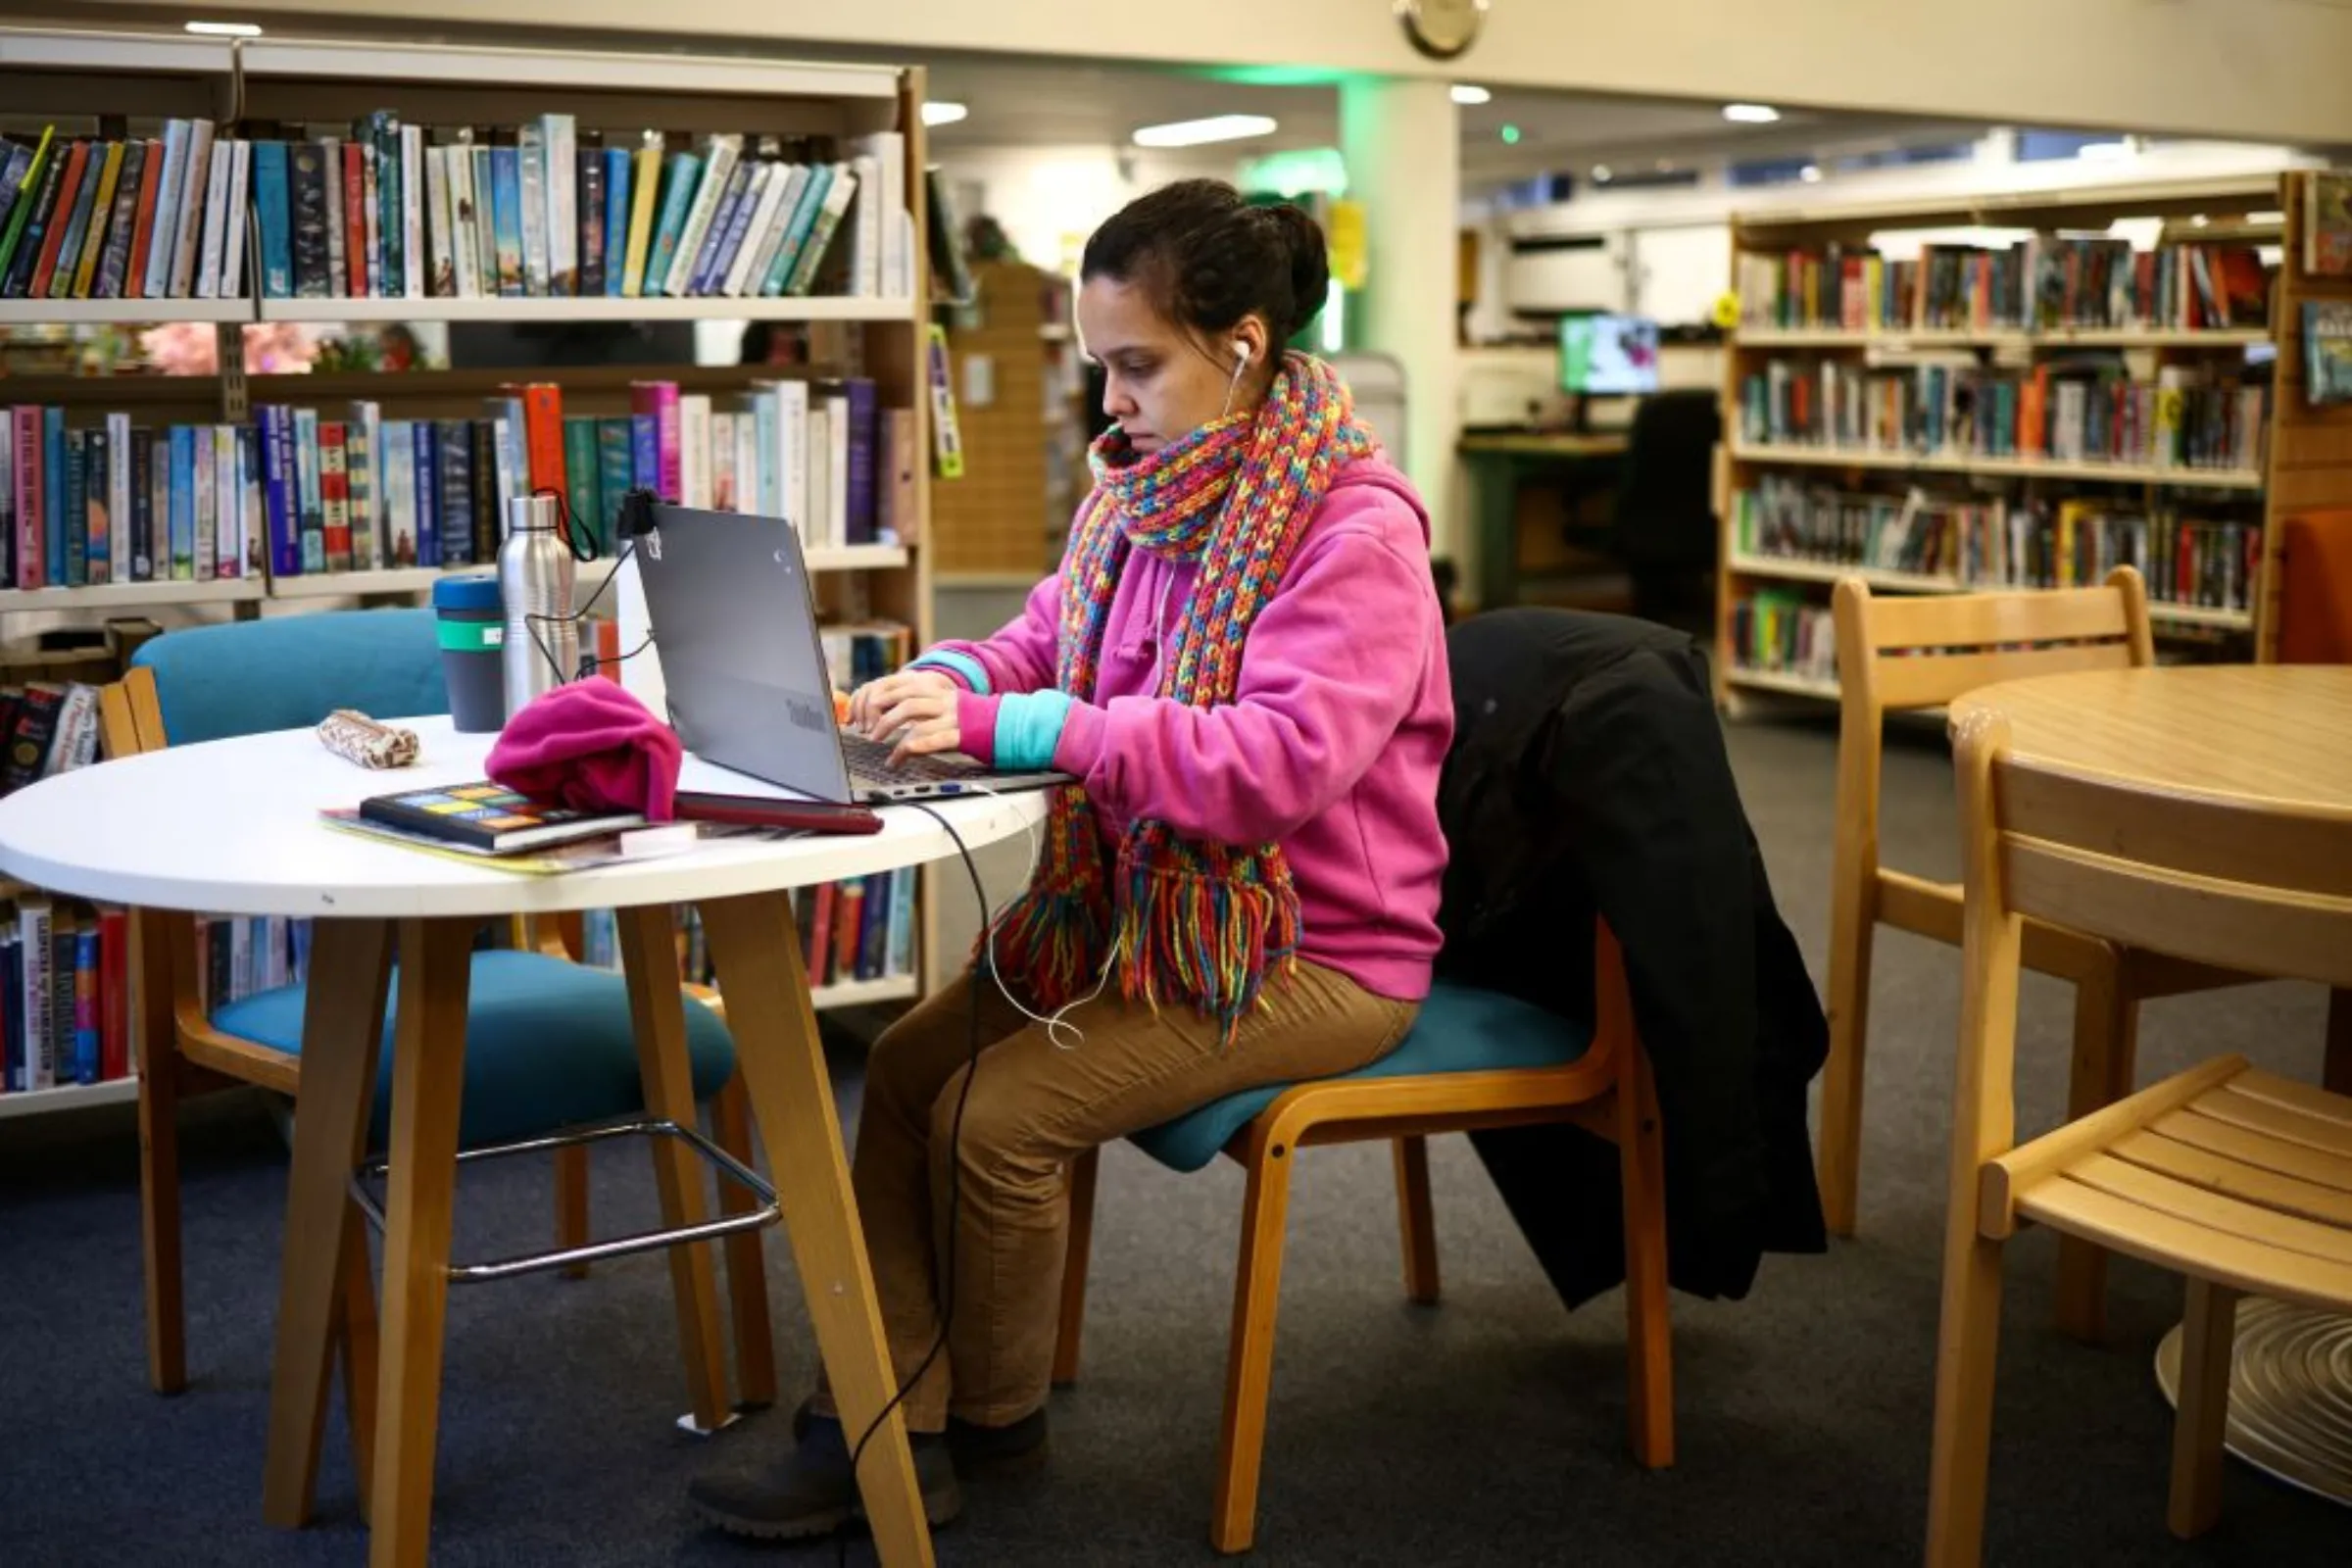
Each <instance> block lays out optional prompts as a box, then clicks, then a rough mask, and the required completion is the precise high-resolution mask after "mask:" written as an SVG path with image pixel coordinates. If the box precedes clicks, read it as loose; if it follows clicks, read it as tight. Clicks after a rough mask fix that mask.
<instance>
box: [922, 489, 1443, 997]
mask: <svg viewBox="0 0 2352 1568" xmlns="http://www.w3.org/2000/svg"><path fill="white" fill-rule="evenodd" d="M1199 574H1200V573H1199V568H1198V566H1197V565H1195V564H1188V563H1176V562H1170V561H1168V560H1166V559H1164V558H1161V557H1159V556H1155V555H1153V554H1152V553H1150V552H1148V551H1145V550H1142V549H1136V550H1134V551H1132V552H1131V553H1130V554H1129V556H1128V558H1127V564H1126V567H1125V569H1124V571H1123V572H1122V573H1121V575H1120V580H1119V585H1118V588H1117V590H1116V592H1115V594H1114V596H1113V598H1112V601H1111V608H1110V616H1109V620H1108V623H1107V625H1106V626H1105V629H1104V633H1103V661H1102V668H1101V671H1100V673H1099V674H1098V676H1097V678H1096V684H1095V690H1094V691H1093V692H1091V693H1081V694H1078V696H1079V697H1080V699H1081V700H1080V701H1078V702H1076V703H1074V704H1073V705H1072V707H1071V708H1070V710H1069V713H1068V716H1067V718H1066V719H1065V720H1064V721H1063V724H1062V729H1061V737H1060V740H1059V742H1058V744H1057V745H1056V746H1055V748H1054V766H1055V767H1056V768H1058V769H1060V770H1061V771H1063V772H1066V773H1069V774H1071V775H1072V776H1074V777H1076V778H1078V779H1080V780H1082V781H1083V782H1084V784H1085V786H1086V791H1087V794H1088V795H1089V796H1090V797H1091V798H1092V799H1093V801H1094V804H1095V806H1096V808H1097V809H1098V810H1100V811H1101V812H1102V813H1103V818H1104V825H1105V830H1106V831H1114V832H1122V833H1123V832H1124V830H1125V829H1126V828H1127V827H1128V825H1129V824H1131V823H1133V822H1134V821H1136V820H1137V819H1139V818H1143V817H1155V818H1158V819H1160V820H1162V821H1165V822H1167V823H1169V824H1170V825H1171V826H1173V827H1174V828H1175V829H1176V830H1177V831H1178V832H1180V833H1184V834H1188V835H1193V836H1198V837H1201V838H1206V839H1212V840H1216V841H1219V842H1223V843H1227V844H1256V843H1265V842H1268V841H1271V842H1274V843H1277V844H1279V845H1280V846H1281V847H1282V850H1283V853H1284V855H1285V857H1286V858H1288V859H1289V861H1290V866H1291V876H1292V880H1293V882H1294V883H1295V884H1296V885H1297V887H1298V889H1299V904H1300V925H1301V934H1300V956H1303V957H1305V958H1306V959H1308V960H1309V961H1310V962H1314V963H1318V964H1322V965H1324V966H1326V967H1329V968H1332V969H1336V970H1338V971H1340V972H1341V973H1343V974H1345V975H1348V977H1349V978H1351V979H1353V980H1354V981H1355V982H1356V983H1357V984H1358V985H1361V986H1362V987H1363V988H1364V989H1365V990H1367V991H1370V992H1373V993H1375V994H1376V995H1379V996H1384V997H1392V998H1397V999H1398V1000H1402V1001H1419V1000H1420V999H1421V998H1423V997H1424V996H1426V995H1427V994H1428V992H1429V983H1430V968H1431V964H1432V961H1433V960H1434V959H1435V957H1436V955H1437V951H1438V923H1437V915H1438V894H1439V883H1440V880H1441V878H1442V877H1443V876H1444V874H1445V869H1446V839H1445V835H1444V834H1443V833H1442V832H1440V830H1439V827H1438V808H1437V799H1438V773H1439V769H1440V767H1441V766H1442V765H1443V764H1444V762H1445V760H1446V747H1447V746H1448V745H1449V744H1450V743H1451V741H1452V738H1453V703H1452V695H1451V685H1450V681H1449V679H1448V676H1447V672H1446V633H1445V624H1444V617H1443V616H1442V615H1441V613H1440V612H1439V607H1438V597H1437V590H1436V586H1435V584H1434V582H1433V581H1432V578H1431V575H1430V569H1429V517H1428V514H1427V513H1426V512H1425V511H1424V510H1423V508H1422V505H1421V502H1420V499H1419V498H1418V497H1417V496H1416V495H1415V494H1414V493H1413V489H1412V486H1411V485H1410V484H1409V483H1408V482H1407V481H1406V479H1405V477H1404V475H1403V474H1401V473H1399V472H1397V469H1396V468H1394V467H1392V466H1390V465H1389V464H1388V463H1386V462H1384V461H1382V460H1380V459H1378V458H1363V459H1358V460H1357V461H1355V462H1353V463H1351V464H1349V465H1348V466H1347V467H1345V468H1343V469H1342V470H1341V471H1340V473H1339V475H1338V477H1337V478H1335V479H1334V480H1333V482H1332V486H1331V489H1330V491H1329V492H1328V493H1327V494H1326V495H1325V497H1324V499H1323V504H1322V506H1320V507H1319V508H1317V509H1316V512H1315V515H1313V517H1311V518H1310V519H1308V521H1307V524H1306V533H1305V536H1304V537H1303V538H1302V539H1301V540H1300V541H1299V549H1298V554H1297V555H1296V556H1294V557H1293V558H1292V562H1291V566H1290V570H1289V572H1288V573H1287V574H1286V575H1285V576H1284V578H1283V581H1282V584H1281V586H1280V587H1279V588H1278V589H1277V590H1276V591H1275V594H1274V597H1273V598H1272V599H1271V600H1269V601H1267V603H1266V605H1265V607H1264V608H1263V609H1262V610H1261V611H1260V612H1259V613H1258V617H1257V620H1256V623H1255V624H1254V625H1253V626H1252V627H1251V628H1250V641H1249V646H1248V648H1247V649H1246V650H1245V652H1244V654H1243V658H1242V672H1241V687H1240V690H1239V692H1238V693H1237V694H1236V698H1235V701H1233V702H1232V703H1230V704H1227V705H1224V706H1222V707H1218V708H1213V709H1201V708H1195V707H1192V706H1191V705H1189V704H1186V703H1181V702H1177V701H1175V700H1173V699H1169V698H1162V697H1159V696H1157V695H1155V694H1156V693H1157V691H1158V688H1159V673H1160V659H1161V657H1162V655H1163V653H1166V652H1170V651H1172V649H1173V645H1174V639H1175V635H1176V631H1177V628H1178V626H1179V624H1180V623H1181V621H1182V618H1183V615H1184V611H1185V605H1186V601H1187V598H1188V596H1189V595H1190V594H1191V592H1192V588H1193V582H1194V579H1195V578H1196V577H1197V576H1199ZM1060 602H1061V583H1060V577H1059V574H1058V573H1056V574H1055V575H1054V577H1051V578H1049V579H1047V580H1046V581H1045V582H1042V583H1040V584H1039V585H1038V586H1037V587H1036V588H1035V589H1034V590H1032V591H1031V593H1030V595H1029V602H1028V604H1027V606H1026V607H1025V609H1024V610H1023V612H1022V613H1021V614H1020V615H1019V616H1018V617H1017V618H1015V619H1014V620H1013V621H1012V622H1011V623H1009V624H1008V625H1006V626H1005V628H1004V629H1003V630H1002V631H999V632H998V633H997V634H996V635H995V636H993V637H990V638H988V639H987V640H985V641H982V642H954V641H951V642H943V643H941V644H940V645H939V646H938V648H937V649H936V650H934V652H936V653H940V654H946V655H949V656H952V657H951V658H950V659H946V660H942V661H941V662H940V664H939V666H937V667H940V668H941V672H942V673H944V674H946V675H948V677H949V678H950V679H952V680H955V681H956V683H957V684H958V685H959V686H962V687H964V688H965V691H964V693H963V695H962V696H961V697H960V698H959V699H958V700H957V703H956V726H957V728H958V729H959V730H960V731H961V734H962V749H963V750H964V751H965V752H966V753H968V754H969V755H971V756H972V757H974V758H975V759H977V760H981V761H984V762H993V761H994V760H995V750H996V722H997V704H998V700H999V698H1000V697H1002V696H1004V695H1005V694H1008V693H1014V692H1030V691H1038V690H1042V689H1045V688H1047V687H1051V686H1052V685H1053V684H1054V663H1055V659H1054V655H1055V648H1056V643H1057V641H1058V635H1059V633H1058V627H1059V624H1060ZM953 656H960V658H956V657H953ZM967 664H976V665H977V666H978V668H979V669H980V670H982V671H984V672H985V674H986V683H985V687H984V688H983V687H982V686H981V685H980V683H978V682H975V681H973V680H971V679H969V678H968V674H969V670H968V667H965V666H966V665H967ZM951 666H953V667H951ZM926 667H933V666H926Z"/></svg>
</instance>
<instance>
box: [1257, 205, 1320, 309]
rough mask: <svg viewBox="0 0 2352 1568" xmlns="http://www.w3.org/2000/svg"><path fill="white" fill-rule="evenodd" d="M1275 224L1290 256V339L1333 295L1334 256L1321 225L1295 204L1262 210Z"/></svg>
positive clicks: (1275, 229) (1282, 243) (1261, 208)
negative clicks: (1332, 268)
mask: <svg viewBox="0 0 2352 1568" xmlns="http://www.w3.org/2000/svg"><path fill="white" fill-rule="evenodd" d="M1257 211H1258V212H1260V213H1262V214H1264V215H1265V216H1266V218H1267V219H1268V220H1269V221H1271V222H1272V224H1273V227H1274V231H1275V233H1276V234H1277V235H1279V236H1280V243H1281V245H1282V246H1283V248H1284V249H1285V250H1286V251H1287V252H1288V253H1289V255H1290V263H1291V265H1290V274H1291V319H1290V329H1289V331H1286V332H1285V333H1284V334H1283V335H1284V336H1285V337H1288V336H1290V334H1291V333H1292V332H1296V331H1298V330H1299V328H1300V327H1302V326H1304V325H1306V323H1307V322H1309V321H1311V320H1313V319H1315V317H1316V315H1317V314H1318V313H1319V312H1320V311H1321V310H1322V309H1323V302H1324V301H1325V300H1327V299H1328V298H1330V296H1331V253H1330V251H1329V249H1328V248H1327V247H1326V246H1325V245H1324V243H1323V229H1322V227H1321V225H1319V224H1318V223H1316V221H1314V220H1313V219H1312V218H1309V217H1308V216H1307V213H1306V209H1305V208H1303V207H1299V206H1297V205H1295V204H1293V203H1291V202H1280V203H1277V204H1276V205H1274V206H1272V207H1260V208H1258V209H1257Z"/></svg>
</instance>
